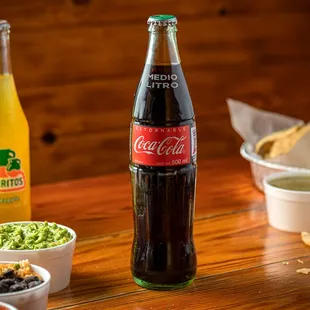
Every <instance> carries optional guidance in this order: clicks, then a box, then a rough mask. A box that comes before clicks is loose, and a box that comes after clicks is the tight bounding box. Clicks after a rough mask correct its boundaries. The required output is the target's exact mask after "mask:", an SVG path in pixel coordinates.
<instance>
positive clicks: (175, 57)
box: [146, 24, 181, 66]
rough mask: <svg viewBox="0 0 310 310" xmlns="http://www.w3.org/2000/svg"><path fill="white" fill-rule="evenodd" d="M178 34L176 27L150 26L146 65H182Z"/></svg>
mask: <svg viewBox="0 0 310 310" xmlns="http://www.w3.org/2000/svg"><path fill="white" fill-rule="evenodd" d="M176 32H177V29H176V25H171V24H169V25H164V26H163V25H156V24H151V25H150V27H149V33H150V36H149V46H148V52H147V57H146V64H148V65H156V66H170V65H176V64H180V62H181V60H180V56H179V50H178V44H177V38H176Z"/></svg>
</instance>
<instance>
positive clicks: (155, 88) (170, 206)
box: [130, 65, 197, 289]
mask: <svg viewBox="0 0 310 310" xmlns="http://www.w3.org/2000/svg"><path fill="white" fill-rule="evenodd" d="M165 76H166V77H165ZM133 124H139V125H146V126H154V127H160V126H162V127H176V126H181V125H189V126H190V127H193V126H194V125H195V121H194V112H193V107H192V102H191V98H190V96H189V92H188V90H187V86H186V82H185V79H184V76H183V73H182V69H181V66H180V65H175V66H148V65H146V67H145V70H144V73H143V75H142V78H141V81H140V84H139V86H138V90H137V93H136V96H135V106H134V110H133ZM192 143H194V142H193V141H192ZM131 152H132V149H131ZM130 170H131V178H132V180H131V181H132V188H133V206H134V227H135V229H134V241H133V247H132V258H131V269H132V274H133V276H134V278H135V281H136V282H137V283H138V284H140V285H142V286H144V287H148V288H154V289H156V288H157V289H160V288H162V289H165V287H166V288H177V287H178V285H180V286H183V285H186V284H187V283H190V282H191V281H192V280H193V279H194V277H195V274H196V265H197V263H196V251H195V246H194V242H193V218H194V203H195V189H196V158H195V156H193V157H192V158H191V163H190V164H186V165H178V166H172V167H152V166H144V165H139V164H135V163H133V162H131V165H130Z"/></svg>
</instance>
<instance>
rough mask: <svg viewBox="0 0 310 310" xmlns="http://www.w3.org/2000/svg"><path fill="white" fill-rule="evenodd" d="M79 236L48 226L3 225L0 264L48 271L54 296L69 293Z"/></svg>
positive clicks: (51, 224)
mask: <svg viewBox="0 0 310 310" xmlns="http://www.w3.org/2000/svg"><path fill="white" fill-rule="evenodd" d="M75 243H76V233H75V232H74V231H73V230H72V229H71V228H69V227H66V226H64V225H59V224H55V223H47V222H34V221H32V222H12V223H4V224H1V225H0V260H1V261H22V260H25V259H28V260H29V261H30V262H31V263H33V264H35V265H38V266H41V267H43V268H45V269H47V270H48V271H49V272H50V274H51V285H50V294H52V293H56V292H59V291H61V290H63V289H65V288H66V287H67V286H68V285H69V283H70V278H71V271H72V260H73V253H74V249H75Z"/></svg>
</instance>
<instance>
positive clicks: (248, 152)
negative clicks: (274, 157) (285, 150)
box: [240, 142, 310, 173]
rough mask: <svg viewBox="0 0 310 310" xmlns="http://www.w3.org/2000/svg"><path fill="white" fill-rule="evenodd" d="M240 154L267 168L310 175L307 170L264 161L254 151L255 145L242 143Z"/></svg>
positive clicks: (309, 170)
mask: <svg viewBox="0 0 310 310" xmlns="http://www.w3.org/2000/svg"><path fill="white" fill-rule="evenodd" d="M240 154H241V156H242V157H243V158H244V159H246V160H248V161H249V162H251V163H254V164H258V165H260V166H263V167H266V168H270V169H275V170H286V171H290V172H299V173H300V172H305V173H310V169H307V168H298V167H292V166H286V165H283V164H278V163H273V162H270V161H267V160H264V159H263V158H262V157H261V156H259V155H258V154H256V153H255V152H254V151H253V145H252V144H250V143H248V142H243V143H242V145H241V148H240Z"/></svg>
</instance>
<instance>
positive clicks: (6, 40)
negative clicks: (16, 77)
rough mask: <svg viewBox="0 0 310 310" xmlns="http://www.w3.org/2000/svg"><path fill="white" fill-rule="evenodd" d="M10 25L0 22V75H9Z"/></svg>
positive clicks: (10, 70) (3, 21)
mask: <svg viewBox="0 0 310 310" xmlns="http://www.w3.org/2000/svg"><path fill="white" fill-rule="evenodd" d="M11 73H12V67H11V56H10V25H9V23H8V22H7V21H5V20H0V74H11Z"/></svg>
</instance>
